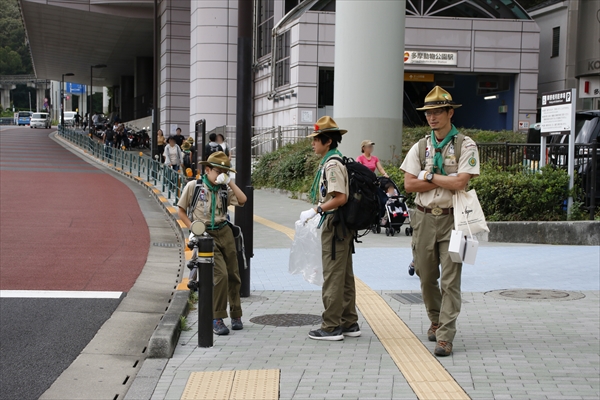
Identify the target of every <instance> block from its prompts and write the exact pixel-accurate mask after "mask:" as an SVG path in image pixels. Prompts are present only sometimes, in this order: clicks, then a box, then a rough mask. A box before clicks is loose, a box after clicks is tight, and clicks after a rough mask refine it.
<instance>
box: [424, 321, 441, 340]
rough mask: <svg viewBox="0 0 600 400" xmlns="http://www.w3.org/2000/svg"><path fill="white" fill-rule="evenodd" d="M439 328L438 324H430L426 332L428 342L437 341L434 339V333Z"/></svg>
mask: <svg viewBox="0 0 600 400" xmlns="http://www.w3.org/2000/svg"><path fill="white" fill-rule="evenodd" d="M439 327H440V324H434V323H433V322H432V323H431V326H430V327H429V330H428V331H427V339H429V341H430V342H435V341H436V340H437V339H436V337H435V331H437V330H438V328H439Z"/></svg>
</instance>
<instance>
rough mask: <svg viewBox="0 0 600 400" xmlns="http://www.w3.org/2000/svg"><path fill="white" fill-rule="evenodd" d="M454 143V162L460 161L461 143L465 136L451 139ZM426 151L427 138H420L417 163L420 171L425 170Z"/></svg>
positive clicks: (460, 135)
mask: <svg viewBox="0 0 600 400" xmlns="http://www.w3.org/2000/svg"><path fill="white" fill-rule="evenodd" d="M452 141H453V142H454V155H455V156H456V162H457V163H459V161H460V153H461V150H462V145H463V142H464V141H465V135H464V134H462V133H459V134H458V135H456V136H455V137H454V139H452ZM426 151H427V136H425V137H424V138H421V139H420V140H419V161H420V162H421V170H422V171H423V170H425V166H426V165H427V159H426V158H425V153H426Z"/></svg>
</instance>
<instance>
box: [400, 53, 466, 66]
mask: <svg viewBox="0 0 600 400" xmlns="http://www.w3.org/2000/svg"><path fill="white" fill-rule="evenodd" d="M404 64H431V65H457V64H458V53H457V52H455V51H454V52H451V51H429V50H406V51H404Z"/></svg>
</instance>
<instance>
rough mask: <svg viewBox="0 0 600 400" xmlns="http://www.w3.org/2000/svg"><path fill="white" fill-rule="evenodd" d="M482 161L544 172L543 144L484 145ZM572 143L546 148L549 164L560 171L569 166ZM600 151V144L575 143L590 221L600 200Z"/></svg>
mask: <svg viewBox="0 0 600 400" xmlns="http://www.w3.org/2000/svg"><path fill="white" fill-rule="evenodd" d="M477 147H478V149H479V159H480V161H481V163H486V162H490V161H494V162H496V163H497V164H498V165H499V166H501V167H502V168H508V167H511V166H516V165H520V166H522V167H523V169H524V171H525V172H532V173H533V172H538V171H539V170H540V144H539V143H508V142H506V143H480V144H478V145H477ZM568 148H569V146H568V144H563V143H549V144H547V148H546V154H545V159H546V164H547V165H555V166H557V167H559V168H563V169H567V167H568V162H567V159H568ZM599 156H600V154H599V149H598V143H593V144H575V165H574V166H573V168H574V170H575V171H577V174H578V176H579V177H580V178H581V189H582V190H583V192H584V197H583V199H584V207H585V208H586V209H587V210H589V212H590V219H594V214H595V210H596V205H597V201H596V199H597V198H600V192H599V191H598V187H599V186H600V171H599V170H598V168H599V167H600V166H599V165H598V157H599Z"/></svg>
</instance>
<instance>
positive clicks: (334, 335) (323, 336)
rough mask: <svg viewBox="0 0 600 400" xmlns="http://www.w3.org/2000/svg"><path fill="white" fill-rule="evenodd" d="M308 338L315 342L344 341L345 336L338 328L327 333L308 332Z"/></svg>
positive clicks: (318, 331)
mask: <svg viewBox="0 0 600 400" xmlns="http://www.w3.org/2000/svg"><path fill="white" fill-rule="evenodd" d="M308 337H309V338H311V339H314V340H330V341H334V340H344V335H342V328H341V327H339V326H338V327H337V328H335V329H334V330H333V332H327V331H324V330H323V329H315V330H314V331H310V332H308Z"/></svg>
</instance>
